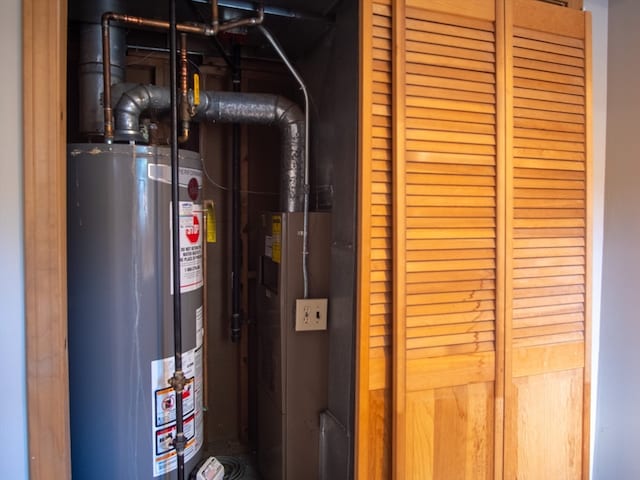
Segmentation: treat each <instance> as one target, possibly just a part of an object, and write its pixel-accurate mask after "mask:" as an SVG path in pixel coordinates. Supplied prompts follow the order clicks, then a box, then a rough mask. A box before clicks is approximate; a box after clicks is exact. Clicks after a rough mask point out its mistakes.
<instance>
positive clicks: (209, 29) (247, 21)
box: [102, 0, 264, 143]
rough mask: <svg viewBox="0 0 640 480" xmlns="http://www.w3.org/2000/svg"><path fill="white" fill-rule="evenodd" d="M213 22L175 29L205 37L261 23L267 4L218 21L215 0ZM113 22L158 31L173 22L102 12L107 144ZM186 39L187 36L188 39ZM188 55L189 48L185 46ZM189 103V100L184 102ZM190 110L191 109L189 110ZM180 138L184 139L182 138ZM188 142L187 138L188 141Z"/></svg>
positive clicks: (110, 124) (107, 139) (110, 131)
mask: <svg viewBox="0 0 640 480" xmlns="http://www.w3.org/2000/svg"><path fill="white" fill-rule="evenodd" d="M211 3H212V23H213V25H204V24H187V23H178V24H176V31H177V32H180V33H181V34H186V33H191V34H195V35H203V36H205V37H211V36H214V35H216V34H217V33H218V32H224V31H226V30H231V29H232V28H237V27H241V26H245V25H260V24H262V21H263V20H264V6H263V4H262V3H260V6H259V7H258V12H257V13H258V15H257V17H251V18H243V19H240V20H233V21H229V22H225V23H223V24H220V23H219V16H218V1H217V0H212V2H211ZM111 21H116V22H121V23H124V24H126V25H132V26H135V27H142V28H145V27H146V28H150V29H158V30H166V31H169V30H170V26H171V25H170V23H169V22H166V21H164V20H154V19H150V18H143V17H136V16H133V15H125V14H122V13H114V12H106V13H105V14H103V15H102V76H103V89H104V91H103V108H104V140H105V142H106V143H111V142H113V136H114V134H113V111H112V107H111V33H110V30H109V24H110V23H111ZM185 42H186V39H185ZM183 50H184V52H185V54H186V47H185V48H184V49H183ZM185 103H186V102H185ZM187 113H188V111H187ZM184 121H185V120H184V119H183V132H182V137H184V136H185V129H184V128H185V125H184ZM186 128H187V132H186V138H188V135H189V133H188V128H189V127H188V125H187V126H186ZM182 137H181V138H182ZM185 141H186V140H185Z"/></svg>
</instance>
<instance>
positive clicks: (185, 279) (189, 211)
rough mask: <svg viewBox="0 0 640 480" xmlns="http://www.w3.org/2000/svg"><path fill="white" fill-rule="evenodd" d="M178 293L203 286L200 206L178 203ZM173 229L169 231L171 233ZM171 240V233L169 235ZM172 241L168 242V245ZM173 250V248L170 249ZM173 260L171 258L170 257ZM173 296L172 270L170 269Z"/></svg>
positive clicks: (191, 203) (190, 203)
mask: <svg viewBox="0 0 640 480" xmlns="http://www.w3.org/2000/svg"><path fill="white" fill-rule="evenodd" d="M179 211H180V293H186V292H191V291H193V290H196V289H198V288H200V287H202V285H203V279H202V206H201V205H199V204H196V203H193V202H180V207H179ZM172 231H173V229H170V232H172ZM171 239H172V240H173V233H171ZM172 243H173V241H171V242H170V245H171V244H172ZM172 248H173V247H172ZM171 258H173V256H172V257H171ZM170 288H171V294H172V295H173V268H171V287H170Z"/></svg>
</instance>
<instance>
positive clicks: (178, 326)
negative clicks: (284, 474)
mask: <svg viewBox="0 0 640 480" xmlns="http://www.w3.org/2000/svg"><path fill="white" fill-rule="evenodd" d="M169 10H170V11H169V18H170V24H169V25H170V28H169V44H170V60H169V62H170V71H171V74H170V84H169V85H170V86H169V89H170V91H171V140H170V141H171V222H172V230H171V233H172V237H171V238H172V252H171V255H172V259H173V343H174V345H173V347H174V359H175V371H174V373H173V377H172V378H171V380H170V384H171V386H172V387H173V388H174V390H175V395H176V438H175V439H174V442H173V444H174V447H175V449H176V454H177V463H178V480H184V447H185V443H186V441H185V436H184V423H183V418H182V417H183V405H182V390H183V387H184V373H183V371H182V305H181V301H180V300H181V298H180V283H181V282H180V184H179V165H178V92H177V84H178V45H177V32H176V0H169Z"/></svg>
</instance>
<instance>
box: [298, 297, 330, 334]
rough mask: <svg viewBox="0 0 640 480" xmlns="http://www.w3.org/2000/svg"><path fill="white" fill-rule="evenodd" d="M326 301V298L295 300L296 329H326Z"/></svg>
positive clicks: (300, 330)
mask: <svg viewBox="0 0 640 480" xmlns="http://www.w3.org/2000/svg"><path fill="white" fill-rule="evenodd" d="M327 303H328V301H327V299H326V298H304V299H298V300H296V331H297V332H302V331H310V330H326V329H327Z"/></svg>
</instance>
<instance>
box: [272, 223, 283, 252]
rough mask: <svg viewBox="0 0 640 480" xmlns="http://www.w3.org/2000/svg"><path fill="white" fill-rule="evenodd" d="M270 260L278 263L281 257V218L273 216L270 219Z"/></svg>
mask: <svg viewBox="0 0 640 480" xmlns="http://www.w3.org/2000/svg"><path fill="white" fill-rule="evenodd" d="M271 238H272V242H273V243H272V245H271V260H273V261H274V262H275V263H280V259H281V256H282V246H281V245H282V217H281V216H280V215H274V216H272V217H271Z"/></svg>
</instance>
